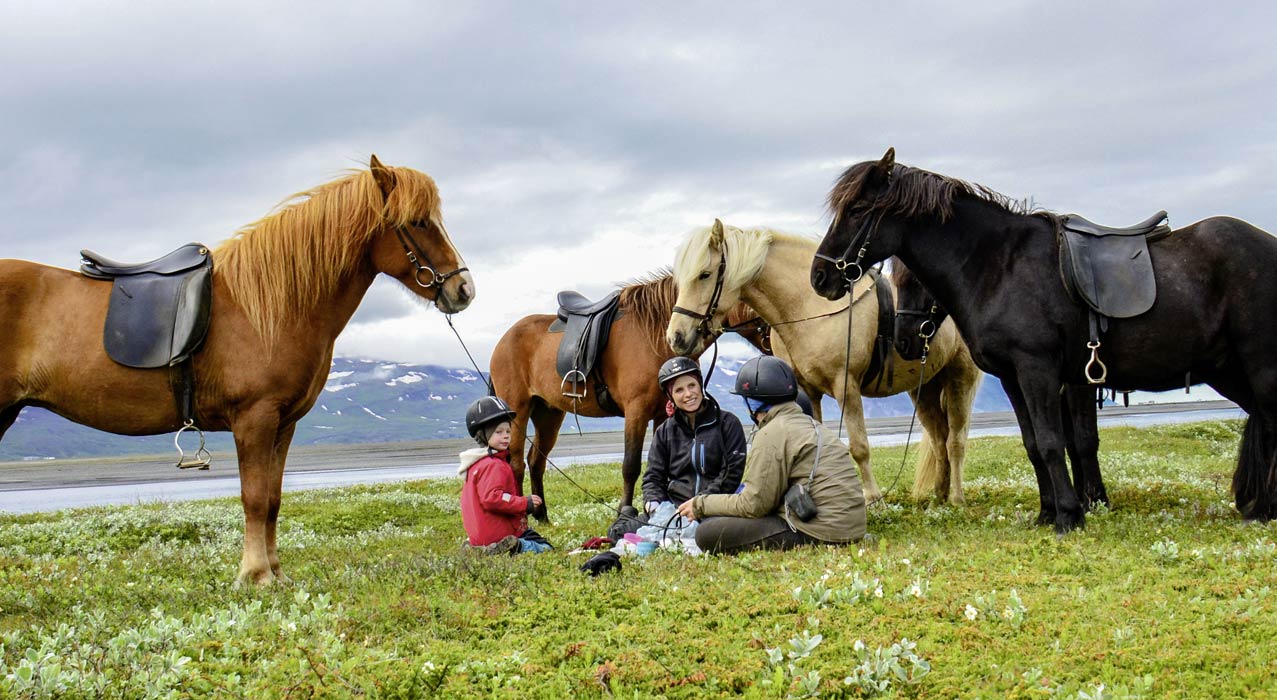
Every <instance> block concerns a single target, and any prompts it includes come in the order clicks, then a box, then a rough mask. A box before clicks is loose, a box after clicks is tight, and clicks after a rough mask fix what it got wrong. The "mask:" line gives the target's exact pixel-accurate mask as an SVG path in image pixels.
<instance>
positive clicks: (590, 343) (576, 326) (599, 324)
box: [550, 290, 621, 399]
mask: <svg viewBox="0 0 1277 700" xmlns="http://www.w3.org/2000/svg"><path fill="white" fill-rule="evenodd" d="M620 298H621V292H620V290H617V291H615V292H612V293H611V294H609V295H607V296H606V297H604V298H602V299H600V300H598V301H590V300H589V299H587V298H586V297H584V296H582V295H581V294H578V293H577V292H570V291H569V292H559V311H558V318H557V319H555V321H554V323H551V324H550V332H551V333H563V339H562V340H560V341H559V354H558V356H557V358H556V359H555V370H556V371H557V372H558V373H559V376H560V377H562V378H563V381H562V382H561V383H560V388H561V389H562V391H563V395H564V396H567V397H570V398H574V399H582V398H585V396H586V394H587V387H586V384H587V381H588V378H589V376H590V373H591V372H593V371H594V366H595V364H596V363H597V362H598V359H599V356H600V355H602V354H603V349H604V348H606V347H607V339H608V336H609V335H610V334H611V332H612V322H613V321H615V320H616V318H617V317H618V316H619V315H620V313H619V310H620Z"/></svg>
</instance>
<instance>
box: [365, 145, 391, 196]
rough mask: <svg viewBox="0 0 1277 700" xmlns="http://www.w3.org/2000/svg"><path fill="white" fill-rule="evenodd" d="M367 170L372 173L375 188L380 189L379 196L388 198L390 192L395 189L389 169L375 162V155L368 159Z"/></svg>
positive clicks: (378, 161) (379, 162) (377, 161)
mask: <svg viewBox="0 0 1277 700" xmlns="http://www.w3.org/2000/svg"><path fill="white" fill-rule="evenodd" d="M368 169H369V170H371V171H372V178H373V179H374V180H376V181H377V187H379V188H380V189H381V196H383V197H389V196H390V191H391V190H393V189H395V176H394V174H393V173H391V172H390V169H389V168H387V167H386V166H384V165H382V164H381V161H380V160H377V154H376V153H374V154H373V155H372V158H369V159H368Z"/></svg>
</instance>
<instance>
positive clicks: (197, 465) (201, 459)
mask: <svg viewBox="0 0 1277 700" xmlns="http://www.w3.org/2000/svg"><path fill="white" fill-rule="evenodd" d="M188 430H194V431H195V432H196V433H199V436H200V446H199V449H197V450H195V454H194V455H192V456H190V457H187V456H186V452H185V451H184V450H183V449H182V444H181V442H179V440H181V438H182V433H184V432H186V431H188ZM173 447H176V448H177V468H178V469H199V470H201V471H207V470H208V468H209V465H211V464H212V463H213V455H212V454H210V453H209V451H208V450H207V449H205V448H204V431H203V430H200V429H199V428H197V427H195V421H194V420H187V421H186V423H185V424H183V425H182V428H181V429H180V430H178V431H177V435H174V436H173Z"/></svg>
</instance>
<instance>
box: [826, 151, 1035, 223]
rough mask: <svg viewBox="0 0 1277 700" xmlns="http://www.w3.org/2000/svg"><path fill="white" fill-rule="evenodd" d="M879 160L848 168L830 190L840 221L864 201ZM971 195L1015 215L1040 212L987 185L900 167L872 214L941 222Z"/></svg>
mask: <svg viewBox="0 0 1277 700" xmlns="http://www.w3.org/2000/svg"><path fill="white" fill-rule="evenodd" d="M876 165H878V161H872V160H869V161H865V162H863V163H856V164H855V165H853V166H851V167H850V168H847V170H845V171H844V172H843V174H842V175H841V176H840V177H839V178H838V181H837V182H836V183H834V187H833V189H831V190H830V191H829V212H830V214H831V215H832V216H833V218H834V220H835V221H836V220H837V219H838V217H839V216H841V215H842V213H843V212H844V211H846V210H847V207H848V206H850V205H851V204H854V203H855V202H856V201H857V200H859V199H860V195H861V193H862V192H863V191H864V189H865V183H866V181H867V180H868V178H869V174H870V173H871V172H873V170H874V166H876ZM958 194H967V195H971V196H973V197H976V198H977V199H979V200H981V201H984V202H988V203H990V204H993V205H995V206H997V207H999V208H1001V209H1003V210H1004V211H1007V212H1009V213H1012V214H1021V215H1028V214H1034V213H1036V211H1035V208H1034V207H1033V206H1032V205H1031V204H1030V203H1029V201H1028V200H1017V199H1011V198H1010V197H1008V196H1006V195H1004V194H1001V193H998V192H995V191H994V190H991V189H989V188H988V187H985V186H984V185H977V184H972V183H970V182H966V181H965V180H959V179H957V178H952V177H948V176H945V175H939V174H937V173H933V172H929V171H926V170H920V169H918V168H911V167H908V166H904V165H896V166H895V169H894V170H893V171H892V173H891V184H890V185H889V186H888V187H887V191H886V192H884V193H882V194H881V195H879V196H878V198H877V199H875V200H874V201H873V202H872V204H871V206H870V210H871V211H882V212H885V213H888V214H894V215H897V216H901V217H904V218H906V219H911V218H922V217H932V218H937V219H939V220H940V221H941V222H945V221H948V220H949V217H951V216H953V198H954V197H955V196H957V195H958Z"/></svg>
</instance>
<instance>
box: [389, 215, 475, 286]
mask: <svg viewBox="0 0 1277 700" xmlns="http://www.w3.org/2000/svg"><path fill="white" fill-rule="evenodd" d="M395 235H397V236H399V243H400V244H401V245H402V246H403V250H404V253H406V254H407V255H408V262H410V263H412V265H413V267H414V268H416V271H415V272H413V275H412V278H413V279H414V280H416V281H417V285H418V286H420V287H421V288H423V289H430V288H431V287H439V288H440V289H442V288H443V283H444V282H447V281H448V280H449V279H451V278H452V277H454V276H456V275H459V274H461V273H463V272H468V271H469V270H470V268H468V267H458V268H457V269H455V270H453V271H452V272H449V273H447V274H444V275H441V274H439V272H438V268H437V267H435V264H434V262H433V261H431V260H430V255H428V254H427V253H426V249H425V248H422V247H421V245H420V244H418V243H417V239H416V238H414V237H413V235H412V232H410V231H408V230H407V229H406V228H405V227H403V226H401V225H398V224H396V225H395ZM422 260H425V261H426V264H425V265H422V264H421V261H422ZM422 272H428V273H430V274H429V281H428V282H422V281H421V273H422Z"/></svg>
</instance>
